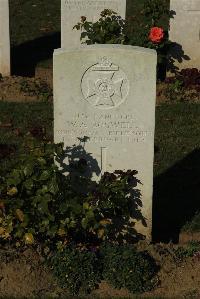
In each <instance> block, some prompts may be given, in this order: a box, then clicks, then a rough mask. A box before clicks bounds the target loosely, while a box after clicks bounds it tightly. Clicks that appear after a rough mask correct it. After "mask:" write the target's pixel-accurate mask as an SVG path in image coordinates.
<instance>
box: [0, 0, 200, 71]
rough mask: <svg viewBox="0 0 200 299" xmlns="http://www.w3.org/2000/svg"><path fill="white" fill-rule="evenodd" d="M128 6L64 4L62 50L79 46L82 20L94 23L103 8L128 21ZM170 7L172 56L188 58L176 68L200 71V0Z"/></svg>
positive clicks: (3, 27) (4, 13) (0, 37)
mask: <svg viewBox="0 0 200 299" xmlns="http://www.w3.org/2000/svg"><path fill="white" fill-rule="evenodd" d="M125 6H126V1H125V0H121V1H118V0H97V1H94V0H61V19H62V22H61V32H62V41H61V43H62V48H65V47H66V46H67V47H74V46H77V45H78V44H80V40H79V32H75V31H72V27H73V25H75V24H76V23H77V22H78V20H79V19H80V16H83V15H84V16H87V17H88V20H95V19H97V18H98V17H99V13H100V12H101V11H102V10H103V9H104V8H110V9H113V10H114V11H116V12H118V13H119V15H121V16H122V17H123V18H125V11H126V10H125ZM170 6H171V10H172V11H174V12H175V15H174V18H173V19H172V20H171V24H170V40H171V41H173V42H176V43H177V47H174V50H173V56H174V57H177V59H178V58H179V56H180V55H179V52H180V51H181V52H182V50H183V52H184V54H185V57H188V59H187V60H184V61H179V62H178V63H177V65H178V67H180V68H185V67H197V68H200V54H199V52H200V51H199V48H200V0H170ZM180 45H181V46H182V49H181V48H180ZM0 73H1V74H2V75H4V76H6V75H9V74H10V35H9V0H1V1H0Z"/></svg>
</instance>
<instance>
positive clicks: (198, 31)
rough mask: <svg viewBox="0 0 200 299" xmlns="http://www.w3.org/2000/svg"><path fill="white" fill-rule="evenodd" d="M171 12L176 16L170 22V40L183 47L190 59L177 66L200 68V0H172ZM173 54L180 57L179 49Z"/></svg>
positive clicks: (176, 48)
mask: <svg viewBox="0 0 200 299" xmlns="http://www.w3.org/2000/svg"><path fill="white" fill-rule="evenodd" d="M170 10H172V11H173V12H175V15H174V18H172V19H171V21H170V32H169V38H170V40H171V41H173V42H176V43H177V44H179V45H181V46H182V48H183V51H184V55H187V56H189V58H190V59H189V60H185V59H183V61H182V62H179V63H177V66H178V67H179V68H180V69H182V68H187V67H189V68H192V67H196V68H200V0H170ZM173 52H174V53H175V55H177V56H179V47H175V49H174V50H173Z"/></svg>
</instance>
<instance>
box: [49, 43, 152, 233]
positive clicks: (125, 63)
mask: <svg viewBox="0 0 200 299" xmlns="http://www.w3.org/2000/svg"><path fill="white" fill-rule="evenodd" d="M156 62H157V56H156V52H155V51H154V50H150V49H144V48H139V47H131V46H120V45H93V46H85V47H81V48H80V49H76V50H75V49H74V50H65V51H64V50H56V51H55V53H54V139H55V142H56V143H59V142H64V144H65V146H73V145H77V146H78V145H82V146H83V147H84V149H85V151H86V152H87V153H88V155H86V156H85V157H84V158H85V159H86V160H87V159H88V161H89V160H91V161H89V162H90V163H91V171H92V172H93V174H92V175H93V178H94V179H98V176H100V175H101V174H102V173H104V172H106V171H107V172H113V171H114V170H128V169H136V170H137V171H138V179H139V180H140V181H141V182H142V185H139V186H138V187H139V189H140V190H141V194H142V198H141V199H142V213H143V216H144V218H145V220H146V223H147V227H144V226H142V225H141V223H138V229H139V231H140V232H141V233H143V234H144V235H146V236H147V238H148V239H150V238H151V237H150V236H151V222H152V187H153V157H154V124H155V98H156ZM92 161H93V162H92ZM95 161H96V162H95Z"/></svg>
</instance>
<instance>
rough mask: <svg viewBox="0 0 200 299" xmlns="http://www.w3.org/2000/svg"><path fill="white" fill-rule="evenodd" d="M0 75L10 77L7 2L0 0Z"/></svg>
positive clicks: (6, 0)
mask: <svg viewBox="0 0 200 299" xmlns="http://www.w3.org/2000/svg"><path fill="white" fill-rule="evenodd" d="M0 73H1V74H2V75H3V76H9V75H10V31H9V2H8V0H0Z"/></svg>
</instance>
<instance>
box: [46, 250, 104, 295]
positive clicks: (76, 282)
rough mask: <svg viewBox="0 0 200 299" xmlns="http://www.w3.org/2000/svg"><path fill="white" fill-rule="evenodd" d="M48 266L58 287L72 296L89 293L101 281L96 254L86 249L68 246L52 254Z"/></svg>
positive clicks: (100, 270)
mask: <svg viewBox="0 0 200 299" xmlns="http://www.w3.org/2000/svg"><path fill="white" fill-rule="evenodd" d="M48 265H49V266H51V269H52V272H53V274H54V276H55V277H56V279H57V281H58V283H59V284H60V286H61V287H62V288H67V289H68V290H69V291H70V292H71V293H72V294H74V295H75V294H78V293H84V294H88V293H90V292H91V291H92V290H93V289H95V288H96V286H97V285H98V284H99V282H100V280H101V273H102V269H101V267H102V265H101V261H100V259H98V257H97V255H96V253H94V252H92V251H89V250H87V249H80V248H79V249H78V248H75V247H73V246H71V247H70V246H68V247H66V248H65V249H64V250H62V251H56V252H54V253H53V255H52V257H51V258H50V259H49V260H48Z"/></svg>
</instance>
